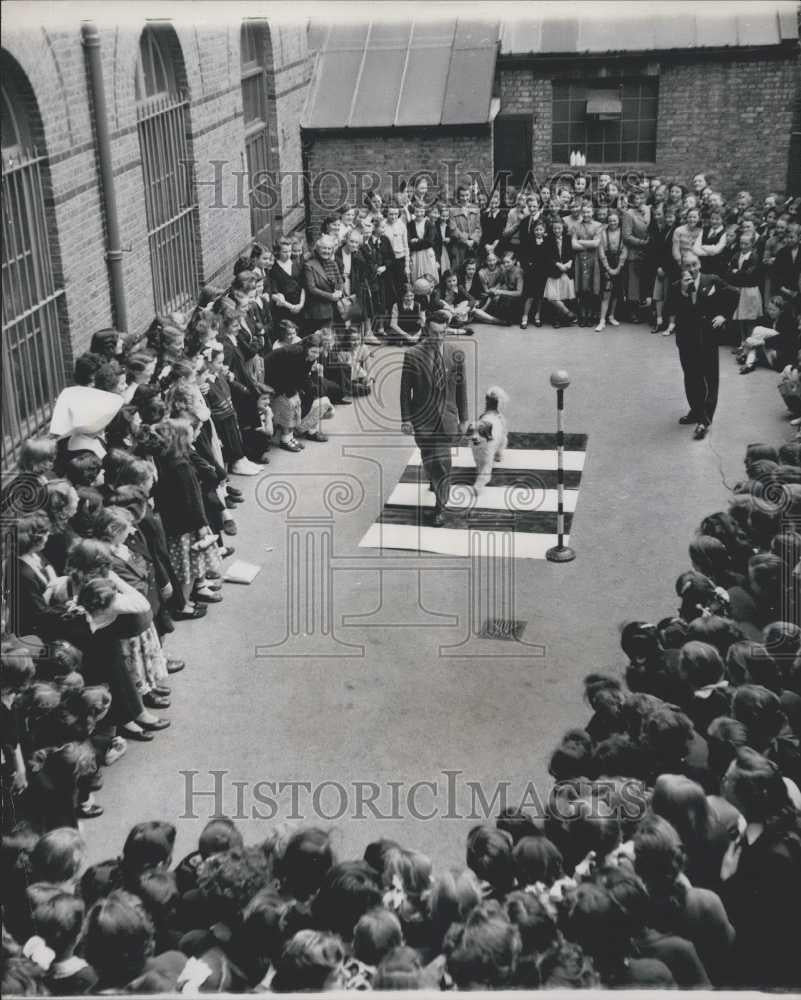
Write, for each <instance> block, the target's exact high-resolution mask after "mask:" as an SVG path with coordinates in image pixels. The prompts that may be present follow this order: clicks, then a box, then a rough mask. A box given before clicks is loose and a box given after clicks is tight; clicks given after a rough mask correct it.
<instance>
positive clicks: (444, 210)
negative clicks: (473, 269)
mask: <svg viewBox="0 0 801 1000" xmlns="http://www.w3.org/2000/svg"><path fill="white" fill-rule="evenodd" d="M450 215H451V208H450V205H449V204H448V203H447V202H437V204H436V205H432V206H431V223H432V225H433V226H434V256H435V257H436V260H437V268H438V270H437V275H438V276H439V277H442V275H443V274H444V273H445V272H446V271H450V269H451V258H450V254H449V253H448V247H449V246H450V244H451V237H450V233H449V232H448V223H449V222H450Z"/></svg>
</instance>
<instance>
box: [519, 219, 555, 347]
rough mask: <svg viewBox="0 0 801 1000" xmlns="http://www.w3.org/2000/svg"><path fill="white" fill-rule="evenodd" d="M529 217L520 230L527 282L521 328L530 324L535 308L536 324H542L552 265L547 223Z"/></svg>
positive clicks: (521, 252)
mask: <svg viewBox="0 0 801 1000" xmlns="http://www.w3.org/2000/svg"><path fill="white" fill-rule="evenodd" d="M532 219H533V216H532V217H531V218H530V219H529V221H528V223H527V225H526V226H525V227H524V228H521V232H520V254H521V258H522V259H523V260H524V261H525V264H524V270H523V274H524V277H525V284H524V288H523V299H524V301H523V315H522V316H521V318H520V329H521V330H525V329H526V327H527V326H528V316H529V313H530V311H531V309H532V307H533V308H534V326H542V317H541V315H540V313H541V311H542V296H543V292H544V291H545V282H546V281H547V280H548V274H549V272H550V266H551V251H550V247H549V245H548V242H547V240H546V239H545V236H546V232H545V223H544V222H543V220H542V219H541V218H537V219H536V220H535V221H532Z"/></svg>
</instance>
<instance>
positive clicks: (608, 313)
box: [595, 211, 628, 333]
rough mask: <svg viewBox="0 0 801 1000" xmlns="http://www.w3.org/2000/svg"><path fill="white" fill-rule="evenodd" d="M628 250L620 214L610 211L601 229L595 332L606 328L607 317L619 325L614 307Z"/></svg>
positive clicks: (619, 290)
mask: <svg viewBox="0 0 801 1000" xmlns="http://www.w3.org/2000/svg"><path fill="white" fill-rule="evenodd" d="M627 255H628V251H627V248H626V244H625V241H624V237H623V232H622V230H621V228H620V216H619V214H618V213H617V212H613V211H610V213H609V220H608V222H607V224H606V226H605V228H604V229H602V230H601V238H600V242H599V243H598V259H599V260H600V263H601V317H600V320H599V322H598V326H596V327H595V332H596V333H602V332H603V331H604V330H605V329H606V321H607V319H608V320H609V322H610V323H611V324H612V326H620V323H619V322H618V321H617V319H615V308H616V306H617V305H618V303H619V302H620V300H621V299H622V297H623V274H624V268H625V266H626V258H627Z"/></svg>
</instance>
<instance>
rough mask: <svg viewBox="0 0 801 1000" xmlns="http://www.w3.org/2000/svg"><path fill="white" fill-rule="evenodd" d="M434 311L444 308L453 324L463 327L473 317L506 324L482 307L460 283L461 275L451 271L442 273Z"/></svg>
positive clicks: (435, 297) (492, 322) (483, 321)
mask: <svg viewBox="0 0 801 1000" xmlns="http://www.w3.org/2000/svg"><path fill="white" fill-rule="evenodd" d="M432 306H433V309H434V311H438V310H442V311H443V312H447V313H448V314H449V315H450V317H451V324H452V325H453V326H455V327H463V326H464V325H465V324H466V323H469V322H470V320H472V319H478V320H481V322H482V323H491V324H493V325H497V326H503V325H504V324H503V323H502V322H501V321H500V320H499V319H496V318H495V317H494V316H492V315H490V313H488V312H485V311H484V310H483V309H480V308H479V306H478V303H477V302H476V300H475V299H474V298H473V297H472V295H470V294H469V293H468V292H467V291H465V289H464V288H463V287H462V286H461V285H460V284H459V276H458V275H457V274H454V273H453V272H451V271H446V272H445V274H443V275H442V282H441V285H440V291H439V294H437V293H434V301H433V303H432Z"/></svg>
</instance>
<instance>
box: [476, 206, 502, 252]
mask: <svg viewBox="0 0 801 1000" xmlns="http://www.w3.org/2000/svg"><path fill="white" fill-rule="evenodd" d="M505 228H506V212H505V211H504V209H502V208H499V209H498V212H497V214H496V215H495V216H494V217H493V216H492V215H490V213H489V211H488V210H487V211H484V212H482V213H481V245H482V246H483V247H484V246H487V245H488V244H489V243H495V242H496V241H498V240H500V239H501V238H502V237H503V231H504V229H505Z"/></svg>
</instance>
